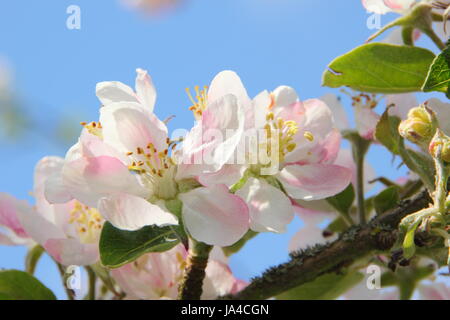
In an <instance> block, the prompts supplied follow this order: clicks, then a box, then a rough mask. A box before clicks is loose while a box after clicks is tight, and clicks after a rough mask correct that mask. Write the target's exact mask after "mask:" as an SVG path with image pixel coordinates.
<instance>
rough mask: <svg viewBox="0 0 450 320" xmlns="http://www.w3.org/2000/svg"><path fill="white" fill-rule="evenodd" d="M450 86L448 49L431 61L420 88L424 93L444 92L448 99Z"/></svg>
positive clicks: (449, 52) (449, 54)
mask: <svg viewBox="0 0 450 320" xmlns="http://www.w3.org/2000/svg"><path fill="white" fill-rule="evenodd" d="M449 85H450V47H447V48H445V49H444V51H442V52H441V53H440V54H439V55H438V56H437V57H436V58H435V59H434V61H433V63H432V64H431V66H430V70H429V71H428V75H427V78H426V80H425V83H424V85H423V87H422V90H423V91H424V92H430V91H439V92H444V93H445V94H447V97H448V98H450V97H449V92H450V90H449Z"/></svg>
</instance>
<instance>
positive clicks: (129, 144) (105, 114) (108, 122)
mask: <svg viewBox="0 0 450 320" xmlns="http://www.w3.org/2000/svg"><path fill="white" fill-rule="evenodd" d="M100 122H101V124H102V127H103V141H104V142H105V143H106V144H108V145H110V146H112V147H114V148H116V149H117V150H118V151H120V152H124V153H126V152H129V151H131V152H134V151H136V148H138V147H139V148H144V149H145V148H146V146H147V145H148V144H149V143H152V144H153V145H154V147H155V148H156V149H158V151H159V152H163V151H164V149H165V148H166V147H167V127H166V125H165V124H164V123H163V122H162V121H160V120H159V119H158V118H156V116H155V115H154V114H153V113H151V112H150V111H149V110H145V109H143V108H142V106H141V105H140V104H137V103H131V102H127V103H112V104H110V105H108V106H107V107H103V108H101V110H100Z"/></svg>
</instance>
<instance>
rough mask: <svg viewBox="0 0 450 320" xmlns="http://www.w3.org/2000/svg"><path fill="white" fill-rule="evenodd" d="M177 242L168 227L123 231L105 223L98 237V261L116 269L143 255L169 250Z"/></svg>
mask: <svg viewBox="0 0 450 320" xmlns="http://www.w3.org/2000/svg"><path fill="white" fill-rule="evenodd" d="M179 242H180V241H179V239H178V238H177V236H176V234H175V232H174V231H173V229H172V228H170V227H156V226H147V227H144V228H142V229H140V230H138V231H125V230H120V229H117V228H115V227H114V226H113V225H112V224H111V223H109V222H106V223H105V225H104V226H103V230H102V234H101V236H100V259H101V261H102V264H103V265H105V266H107V267H110V268H118V267H120V266H123V265H125V264H127V263H130V262H133V261H134V260H136V259H138V258H139V257H140V256H142V255H143V254H145V253H149V252H164V251H167V250H170V249H172V248H173V247H174V246H176V245H177V244H178V243H179Z"/></svg>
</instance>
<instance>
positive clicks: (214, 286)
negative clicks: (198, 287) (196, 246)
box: [202, 260, 236, 300]
mask: <svg viewBox="0 0 450 320" xmlns="http://www.w3.org/2000/svg"><path fill="white" fill-rule="evenodd" d="M205 273H206V276H205V280H204V281H203V293H202V299H203V300H211V299H216V298H217V297H220V296H224V295H226V294H228V293H231V291H232V290H233V287H234V284H235V282H236V279H235V278H234V276H233V273H232V272H231V270H230V268H229V267H228V266H227V265H226V264H224V263H222V262H219V261H215V260H209V262H208V265H207V266H206V269H205Z"/></svg>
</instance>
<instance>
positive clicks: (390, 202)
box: [373, 186, 400, 214]
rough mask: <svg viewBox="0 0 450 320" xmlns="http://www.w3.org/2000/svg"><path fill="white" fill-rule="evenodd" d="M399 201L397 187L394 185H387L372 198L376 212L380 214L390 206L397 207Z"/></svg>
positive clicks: (390, 207)
mask: <svg viewBox="0 0 450 320" xmlns="http://www.w3.org/2000/svg"><path fill="white" fill-rule="evenodd" d="M399 202H400V196H399V194H398V189H397V187H395V186H392V187H389V188H386V189H384V190H383V191H381V192H380V193H379V194H378V195H377V196H376V197H375V198H374V199H373V206H374V208H375V212H376V213H377V214H382V213H384V212H386V211H388V210H390V209H392V208H395V207H397V205H398V203H399Z"/></svg>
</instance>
